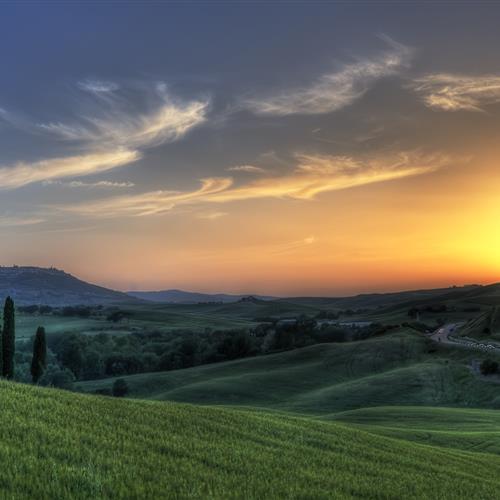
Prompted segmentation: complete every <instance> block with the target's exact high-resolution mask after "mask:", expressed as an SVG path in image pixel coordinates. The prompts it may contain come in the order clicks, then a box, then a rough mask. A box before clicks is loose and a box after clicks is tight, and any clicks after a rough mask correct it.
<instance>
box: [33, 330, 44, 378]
mask: <svg viewBox="0 0 500 500" xmlns="http://www.w3.org/2000/svg"><path fill="white" fill-rule="evenodd" d="M46 366H47V342H46V340H45V328H44V327H43V326H39V327H38V329H37V331H36V335H35V341H34V342H33V359H32V360H31V377H32V379H33V383H34V384H36V383H37V382H38V380H39V379H40V377H41V376H42V375H43V372H44V371H45V367H46Z"/></svg>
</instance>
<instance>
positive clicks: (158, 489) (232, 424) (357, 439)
mask: <svg viewBox="0 0 500 500" xmlns="http://www.w3.org/2000/svg"><path fill="white" fill-rule="evenodd" d="M0 394H1V399H2V411H1V412H0V462H1V463H2V467H1V468H0V490H1V493H2V496H3V497H4V498H39V499H44V498H47V499H49V498H50V499H54V498H70V497H71V498H103V497H104V498H109V497H113V498H138V497H139V498H165V497H169V498H172V497H177V498H179V497H181V498H185V497H191V498H193V497H194V498H227V497H232V498H272V497H273V498H278V497H287V498H294V497H295V498H297V497H302V498H304V497H315V498H318V497H324V498H332V497H334V498H354V497H360V496H362V497H364V498H382V497H383V498H419V499H422V498H445V497H446V498H468V499H471V498H482V499H485V498H495V495H496V492H497V491H498V489H499V488H500V457H498V456H495V455H490V454H485V453H470V452H464V451H458V450H453V449H445V448H437V447H430V446H422V445H420V444H417V443H412V442H404V441H401V440H398V439H391V438H389V439H388V438H384V437H380V436H377V435H374V434H371V433H367V432H364V431H361V430H358V429H355V428H351V427H349V426H345V425H343V424H342V425H339V424H336V423H330V422H323V421H317V420H314V419H308V418H297V417H290V416H283V415H277V414H273V413H266V412H262V411H260V412H257V411H250V410H248V411H238V410H234V409H233V410H231V409H227V408H210V407H196V406H189V405H180V404H175V403H156V402H145V401H130V400H116V399H113V398H100V397H92V396H83V395H77V394H72V393H67V392H62V391H57V390H52V389H42V388H33V387H30V386H24V385H18V384H14V383H8V382H0Z"/></svg>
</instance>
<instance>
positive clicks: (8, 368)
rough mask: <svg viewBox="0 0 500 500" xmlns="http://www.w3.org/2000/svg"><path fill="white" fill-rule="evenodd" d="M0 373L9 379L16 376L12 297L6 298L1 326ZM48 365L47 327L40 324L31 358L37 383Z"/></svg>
mask: <svg viewBox="0 0 500 500" xmlns="http://www.w3.org/2000/svg"><path fill="white" fill-rule="evenodd" d="M0 330H1V331H0V353H1V355H0V373H2V376H3V377H4V378H6V379H8V380H11V379H13V378H14V371H15V354H16V312H15V306H14V301H13V300H12V298H11V297H7V298H6V299H5V303H4V308H3V325H2V326H1V327H0ZM46 365H47V341H46V338H45V329H44V328H43V326H39V327H38V329H37V331H36V334H35V339H34V342H33V356H32V358H31V367H30V373H31V379H32V381H33V383H35V384H36V383H37V382H38V381H39V380H40V377H41V376H42V375H43V372H44V371H45V368H46Z"/></svg>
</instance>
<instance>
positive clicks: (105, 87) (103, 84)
mask: <svg viewBox="0 0 500 500" xmlns="http://www.w3.org/2000/svg"><path fill="white" fill-rule="evenodd" d="M78 87H79V88H80V89H81V90H84V91H86V92H91V93H92V94H99V93H109V92H114V91H116V90H118V89H119V88H120V86H119V85H118V84H117V83H115V82H110V81H105V80H93V79H88V80H83V81H81V82H78Z"/></svg>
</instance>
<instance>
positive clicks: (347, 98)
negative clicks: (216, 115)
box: [243, 37, 412, 116]
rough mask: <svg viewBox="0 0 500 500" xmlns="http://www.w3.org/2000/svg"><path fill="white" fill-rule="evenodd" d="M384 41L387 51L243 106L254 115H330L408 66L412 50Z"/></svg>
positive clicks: (387, 39)
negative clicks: (307, 83)
mask: <svg viewBox="0 0 500 500" xmlns="http://www.w3.org/2000/svg"><path fill="white" fill-rule="evenodd" d="M384 40H385V41H386V42H387V43H388V44H389V45H390V48H389V49H388V50H387V51H385V52H384V53H382V54H381V55H379V56H378V57H376V58H374V59H371V60H370V59H364V60H359V61H357V62H354V63H351V64H346V65H344V67H342V68H341V69H339V70H338V71H335V72H330V73H326V74H324V75H322V76H321V77H319V78H318V79H317V80H316V81H315V82H313V83H311V84H310V85H309V86H306V87H302V88H296V89H292V90H286V91H283V92H281V93H278V94H275V95H271V96H268V97H261V98H252V99H248V100H246V101H245V102H244V103H243V106H244V107H246V108H248V109H250V110H251V111H253V112H254V113H256V114H260V115H277V116H286V115H291V114H306V115H308V114H322V113H330V112H332V111H336V110H338V109H341V108H343V107H345V106H348V105H350V104H352V103H353V102H354V101H355V100H357V99H359V98H360V97H361V96H363V95H364V94H365V92H366V91H367V90H368V89H369V88H370V87H371V86H372V85H373V84H374V83H375V82H376V81H377V80H379V79H381V78H384V77H387V76H391V75H395V74H397V73H398V72H399V71H400V70H401V69H402V68H404V67H405V66H406V65H408V63H409V61H410V58H411V55H412V50H411V49H410V48H408V47H405V46H404V45H401V44H399V43H397V42H394V41H393V40H391V39H390V38H388V37H384Z"/></svg>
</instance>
